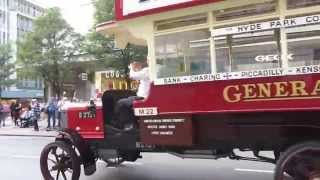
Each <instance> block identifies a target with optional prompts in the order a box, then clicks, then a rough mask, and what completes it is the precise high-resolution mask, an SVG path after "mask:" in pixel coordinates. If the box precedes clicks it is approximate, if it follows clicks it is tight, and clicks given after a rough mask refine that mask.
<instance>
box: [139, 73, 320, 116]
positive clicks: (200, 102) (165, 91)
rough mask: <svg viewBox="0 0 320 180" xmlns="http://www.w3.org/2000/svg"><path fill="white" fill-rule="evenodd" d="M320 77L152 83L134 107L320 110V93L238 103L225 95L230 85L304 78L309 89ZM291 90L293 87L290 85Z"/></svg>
mask: <svg viewBox="0 0 320 180" xmlns="http://www.w3.org/2000/svg"><path fill="white" fill-rule="evenodd" d="M318 80H320V74H309V75H292V76H283V77H266V78H252V79H241V80H224V81H210V82H197V83H186V84H174V85H158V86H155V85H152V87H151V90H150V95H149V97H148V98H147V99H146V100H145V101H136V102H135V103H134V107H135V108H144V107H156V108H158V113H159V115H167V114H174V115H179V114H181V115H184V114H185V115H186V114H192V115H194V114H207V113H233V112H265V111H270V112H279V111H311V110H320V99H319V96H320V95H317V96H308V97H303V96H302V97H301V96H300V97H299V99H294V100H292V99H291V100H284V99H281V100H274V101H268V100H266V101H257V102H244V101H241V102H237V103H229V102H226V101H225V99H224V97H223V90H224V89H225V88H226V87H227V86H230V85H242V84H256V83H273V82H289V81H304V82H305V83H306V90H307V91H312V89H313V88H314V86H315V83H316V82H317V81H318ZM287 88H290V87H287ZM287 90H288V91H290V89H287ZM273 91H274V90H273ZM283 98H286V97H283Z"/></svg>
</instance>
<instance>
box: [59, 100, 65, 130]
mask: <svg viewBox="0 0 320 180" xmlns="http://www.w3.org/2000/svg"><path fill="white" fill-rule="evenodd" d="M66 101H67V98H66V97H63V98H62V99H60V100H59V102H58V105H57V108H58V127H59V128H60V127H61V118H62V110H63V106H64V105H65V103H66Z"/></svg>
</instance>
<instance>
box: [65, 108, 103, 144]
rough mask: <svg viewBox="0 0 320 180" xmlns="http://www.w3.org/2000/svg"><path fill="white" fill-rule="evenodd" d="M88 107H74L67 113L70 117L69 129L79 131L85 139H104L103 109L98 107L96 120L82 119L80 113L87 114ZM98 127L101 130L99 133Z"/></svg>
mask: <svg viewBox="0 0 320 180" xmlns="http://www.w3.org/2000/svg"><path fill="white" fill-rule="evenodd" d="M87 111H88V108H87V107H72V108H69V109H68V111H67V115H68V128H69V129H74V130H77V127H79V128H80V130H79V131H78V132H79V134H80V135H81V136H82V137H83V138H84V139H103V138H104V133H105V132H104V124H103V122H104V121H103V114H102V107H97V111H96V113H97V114H96V118H86V119H80V118H79V112H87ZM96 127H99V128H100V130H99V131H97V130H96Z"/></svg>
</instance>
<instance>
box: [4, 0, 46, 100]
mask: <svg viewBox="0 0 320 180" xmlns="http://www.w3.org/2000/svg"><path fill="white" fill-rule="evenodd" d="M44 10H45V9H44V8H43V7H41V6H40V5H39V4H38V3H36V2H34V1H32V0H0V44H7V43H10V44H11V45H12V49H13V61H16V59H17V58H16V57H17V56H16V54H17V46H16V43H17V41H18V40H19V39H21V38H23V36H24V35H25V34H26V33H27V32H30V31H32V29H33V23H34V20H35V18H37V17H39V16H41V15H42V14H43V13H44ZM12 78H13V79H17V83H16V84H15V85H14V86H12V87H10V88H7V89H6V90H5V91H3V92H2V94H1V96H0V97H2V98H9V99H10V98H42V97H43V96H44V90H43V89H44V85H43V82H42V80H41V79H40V78H36V77H23V76H20V75H19V70H17V72H16V73H15V74H14V75H13V76H12Z"/></svg>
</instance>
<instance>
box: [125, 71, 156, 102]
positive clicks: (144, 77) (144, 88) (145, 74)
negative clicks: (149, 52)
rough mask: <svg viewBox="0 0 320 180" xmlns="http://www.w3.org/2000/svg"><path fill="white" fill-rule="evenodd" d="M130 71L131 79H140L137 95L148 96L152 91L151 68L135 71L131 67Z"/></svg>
mask: <svg viewBox="0 0 320 180" xmlns="http://www.w3.org/2000/svg"><path fill="white" fill-rule="evenodd" d="M129 69H130V73H129V76H130V78H131V79H134V80H138V81H140V84H139V87H138V92H137V96H138V97H143V98H147V97H148V95H149V91H150V83H151V81H150V78H149V68H148V67H146V68H143V69H142V70H141V71H137V72H135V71H133V69H132V68H131V67H129Z"/></svg>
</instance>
